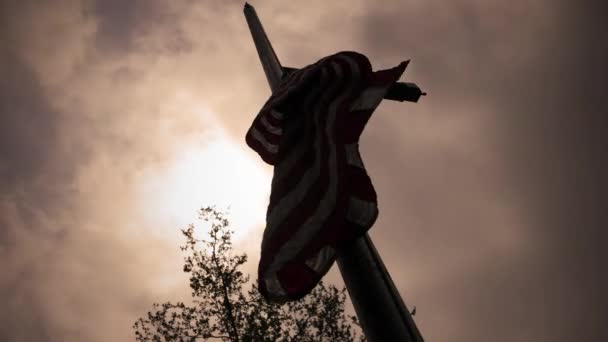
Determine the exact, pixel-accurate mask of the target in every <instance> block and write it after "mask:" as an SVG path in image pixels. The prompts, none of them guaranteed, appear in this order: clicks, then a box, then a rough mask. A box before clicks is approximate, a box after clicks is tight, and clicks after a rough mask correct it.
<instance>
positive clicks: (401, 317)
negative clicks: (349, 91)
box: [244, 3, 424, 342]
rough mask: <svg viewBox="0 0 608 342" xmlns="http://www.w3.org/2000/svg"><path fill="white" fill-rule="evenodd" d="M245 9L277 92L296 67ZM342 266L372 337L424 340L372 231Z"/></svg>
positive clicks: (406, 86)
mask: <svg viewBox="0 0 608 342" xmlns="http://www.w3.org/2000/svg"><path fill="white" fill-rule="evenodd" d="M244 13H245V18H246V19H247V24H248V25H249V30H250V31H251V35H252V37H253V41H254V43H255V47H256V50H257V52H258V55H259V57H260V61H261V63H262V67H263V68H264V73H265V74H266V78H267V80H268V84H269V85H270V88H271V90H272V91H273V92H274V91H275V90H276V89H277V87H278V86H279V83H280V81H281V78H282V77H283V74H284V73H285V71H291V70H293V69H292V68H283V67H282V66H281V63H280V62H279V59H278V58H277V56H276V54H275V52H274V50H273V49H272V45H271V44H270V41H269V40H268V37H267V35H266V33H265V31H264V28H263V27H262V24H261V22H260V20H259V18H258V16H257V14H256V12H255V9H254V8H253V6H251V5H249V4H248V3H245V8H244ZM421 95H424V93H422V92H421V91H420V89H419V88H418V87H417V86H416V85H414V84H412V83H399V84H396V86H395V87H393V89H391V90H389V95H388V96H385V98H390V99H393V100H397V101H404V100H406V101H414V102H415V101H417V99H418V98H419V97H420V96H421ZM338 267H339V268H340V273H341V274H342V278H343V279H344V283H345V284H346V288H347V289H348V293H349V295H350V299H351V301H352V303H353V306H354V308H355V312H356V313H357V317H358V318H359V321H360V323H361V327H362V328H363V331H364V333H365V336H366V337H367V340H368V341H370V342H384V341H388V342H392V341H403V342H423V339H422V336H421V335H420V332H419V331H418V328H417V327H416V324H415V322H414V320H413V319H412V317H411V314H410V312H409V310H408V309H407V307H406V306H405V304H404V302H403V300H402V298H401V295H400V294H399V291H397V289H396V288H395V284H394V283H393V281H392V279H391V276H390V275H389V273H388V271H387V270H386V267H385V266H384V263H383V262H382V259H381V258H380V255H379V254H378V251H377V250H376V248H375V247H374V244H373V243H372V240H371V238H370V237H369V235H368V234H365V236H364V237H362V238H360V239H359V240H357V241H355V243H353V244H352V245H351V246H348V247H346V248H344V249H343V250H341V251H340V252H339V255H338Z"/></svg>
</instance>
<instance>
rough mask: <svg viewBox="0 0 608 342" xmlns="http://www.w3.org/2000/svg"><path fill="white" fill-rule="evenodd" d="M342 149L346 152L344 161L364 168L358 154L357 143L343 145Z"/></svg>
mask: <svg viewBox="0 0 608 342" xmlns="http://www.w3.org/2000/svg"><path fill="white" fill-rule="evenodd" d="M344 151H345V154H346V162H347V163H348V165H352V166H356V167H358V168H361V169H365V167H364V166H363V161H362V160H361V155H359V143H352V144H348V145H344Z"/></svg>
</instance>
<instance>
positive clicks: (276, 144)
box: [246, 51, 408, 302]
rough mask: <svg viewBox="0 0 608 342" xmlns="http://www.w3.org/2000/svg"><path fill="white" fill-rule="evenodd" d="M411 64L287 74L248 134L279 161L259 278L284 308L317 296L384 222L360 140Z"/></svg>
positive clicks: (331, 65) (361, 63)
mask: <svg viewBox="0 0 608 342" xmlns="http://www.w3.org/2000/svg"><path fill="white" fill-rule="evenodd" d="M407 64H408V62H403V63H401V64H399V65H398V66H397V67H395V68H392V69H388V70H381V71H376V72H373V71H372V68H371V65H370V63H369V60H368V59H367V58H366V57H365V56H364V55H361V54H359V53H356V52H349V51H347V52H340V53H337V54H334V55H331V56H328V57H325V58H323V59H321V60H320V61H318V62H317V63H314V64H312V65H309V66H308V67H306V68H303V69H300V70H297V71H294V72H292V73H289V74H288V75H286V76H284V78H283V80H282V83H281V84H280V86H279V87H278V89H277V90H276V91H275V92H274V93H273V95H272V96H271V97H270V98H269V99H268V101H267V102H266V104H265V105H264V106H263V108H262V110H261V111H260V113H259V114H258V115H257V116H256V118H255V119H254V121H253V124H252V126H251V128H250V129H249V131H248V132H247V136H246V141H247V144H248V145H249V146H250V147H251V148H252V149H253V150H255V151H256V152H257V153H258V154H259V155H260V157H261V158H262V159H263V160H264V161H265V162H267V163H268V164H271V165H274V175H273V179H272V189H271V194H270V203H269V205H268V212H267V217H266V229H265V230H264V235H263V240H262V250H261V258H260V263H259V267H258V282H259V284H258V285H259V288H260V292H261V293H262V295H263V296H264V297H265V298H267V299H269V300H272V301H275V302H284V301H289V300H296V299H299V298H301V297H303V296H305V295H306V294H308V293H309V292H310V291H311V290H312V289H313V288H314V287H315V285H316V284H317V283H318V282H319V280H320V279H321V278H322V277H323V276H324V275H325V274H326V273H327V271H329V269H330V267H331V266H332V264H333V262H334V261H335V259H336V249H337V248H339V247H340V245H342V244H344V243H346V242H350V241H352V240H354V239H355V238H358V237H360V236H362V235H363V234H365V232H366V231H367V230H368V229H369V228H370V227H371V226H372V225H373V223H374V222H375V220H376V218H377V216H378V207H377V200H376V192H375V191H374V188H373V186H372V183H371V180H370V178H369V177H368V175H367V172H366V171H365V168H364V166H363V162H362V160H361V156H360V154H359V137H360V135H361V133H362V131H363V128H364V127H365V124H366V123H367V121H368V120H369V118H370V116H371V114H372V113H373V111H374V110H375V109H376V107H377V106H378V105H379V104H380V102H381V101H382V99H383V97H384V95H385V94H386V92H387V90H388V88H389V87H390V86H391V85H392V84H393V83H394V82H396V81H397V80H398V79H399V77H400V76H401V74H402V73H403V71H404V70H405V68H406V66H407Z"/></svg>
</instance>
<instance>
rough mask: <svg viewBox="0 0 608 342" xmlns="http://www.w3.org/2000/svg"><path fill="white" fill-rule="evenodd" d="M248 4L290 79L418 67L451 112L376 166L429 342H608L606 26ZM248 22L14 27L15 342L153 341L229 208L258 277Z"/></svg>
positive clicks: (155, 15)
mask: <svg viewBox="0 0 608 342" xmlns="http://www.w3.org/2000/svg"><path fill="white" fill-rule="evenodd" d="M250 3H251V4H252V5H254V6H255V7H256V10H257V12H258V15H259V16H260V19H261V20H262V23H263V25H264V27H265V29H266V31H267V33H268V35H269V37H270V39H271V41H272V43H273V45H274V48H275V51H276V52H277V54H278V56H279V58H280V60H281V62H282V63H283V64H284V65H286V66H293V67H301V66H305V65H307V64H310V63H313V62H315V61H317V60H318V59H320V58H322V57H324V56H326V55H329V54H332V53H335V52H338V51H342V50H353V51H358V52H361V53H364V54H366V55H367V56H368V57H369V58H370V60H371V62H372V65H373V66H374V68H375V69H382V68H388V67H392V66H394V65H397V64H398V63H399V62H401V61H403V60H406V59H411V63H410V65H409V66H408V69H407V70H406V72H405V74H404V76H403V77H402V81H408V82H415V83H417V84H418V85H419V86H420V87H421V88H422V89H423V90H424V91H426V92H428V94H429V95H428V96H427V97H425V98H423V99H422V100H421V101H420V102H419V103H417V104H413V103H396V102H390V101H385V102H383V103H382V104H381V105H380V107H379V108H378V110H377V111H376V112H375V113H374V115H373V116H372V119H371V120H370V122H369V124H368V126H367V128H366V130H365V132H364V134H363V136H362V139H361V153H362V157H363V160H364V162H365V164H366V167H367V170H368V172H369V174H370V177H371V178H372V181H373V183H374V185H375V187H376V191H377V192H378V197H379V207H380V217H379V219H378V221H377V223H376V224H375V226H374V227H372V229H371V230H370V235H371V236H372V238H373V240H374V242H375V244H376V247H377V248H378V250H379V252H380V254H381V256H382V257H383V259H384V262H385V264H386V266H387V268H388V269H389V271H390V272H391V275H392V277H393V279H394V281H395V283H396V286H397V287H398V289H399V291H400V292H401V294H402V296H403V298H404V299H405V302H406V303H407V305H408V306H410V307H412V306H414V305H415V306H416V307H417V314H416V316H415V320H416V322H417V324H418V327H419V329H420V331H421V333H422V335H423V336H424V337H425V340H426V341H467V342H471V341H480V342H481V341H496V342H502V341H531V342H532V341H534V342H536V341H554V342H560V341H573V340H583V341H602V340H608V331H607V328H606V327H605V324H604V322H605V321H606V318H607V317H608V312H607V308H608V305H607V303H608V298H607V296H606V294H605V293H604V292H603V289H604V288H606V287H607V286H608V284H607V280H606V276H605V265H604V261H603V260H606V254H607V253H605V252H604V251H603V249H604V248H603V247H604V244H605V242H607V241H608V239H607V236H606V233H605V232H604V231H603V228H604V227H606V226H607V223H608V217H607V212H606V210H605V206H606V203H607V191H606V190H607V185H608V184H607V183H608V182H607V181H606V177H605V175H606V174H608V170H607V168H606V166H605V165H604V163H603V161H604V159H605V147H606V146H608V144H607V138H606V134H605V133H606V132H605V128H604V127H608V124H607V123H606V121H607V119H606V115H605V114H606V113H607V111H606V106H605V104H606V99H605V95H604V94H603V91H604V89H605V79H604V78H605V77H604V76H605V75H606V74H607V73H606V65H605V64H606V63H605V61H606V60H608V40H606V37H605V35H604V34H603V32H606V31H607V30H608V29H607V28H606V27H605V26H606V25H605V24H603V23H602V16H601V13H603V11H602V9H601V6H600V5H599V4H596V3H592V2H589V3H585V2H583V1H570V2H569V3H568V2H566V1H559V0H554V1H549V0H539V1H523V0H515V1H509V2H504V1H482V0H454V1H450V2H442V1H437V0H427V1H413V0H402V1H397V0H386V1H371V0H369V1H367V0H350V1H338V0H336V1H332V2H325V1H321V0H311V1H307V2H305V3H304V2H302V3H295V2H287V1H253V0H252V1H251V2H250ZM243 4H244V3H243V2H241V1H227V0H223V1H219V0H199V1H185V0H184V1H171V2H169V1H159V0H149V1H143V0H133V1H128V2H127V1H115V0H111V1H110V0H106V1H68V0H66V1H47V2H38V1H19V2H17V1H12V2H9V1H2V2H1V3H0V19H1V21H0V23H1V25H2V26H1V29H0V41H1V44H0V52H1V53H0V190H1V191H0V265H1V268H0V302H2V303H3V304H4V307H3V310H0V340H2V341H129V340H133V339H134V335H133V332H132V330H131V326H132V324H133V322H134V321H135V320H136V319H137V318H138V317H141V316H143V315H145V314H146V312H147V311H148V310H151V308H152V307H151V305H152V303H153V302H162V301H177V300H185V299H187V298H188V296H189V290H188V287H187V286H188V282H187V277H186V275H185V274H184V273H183V272H181V269H182V267H181V266H182V256H181V255H180V251H179V248H178V246H179V245H180V243H182V239H181V237H180V233H179V229H180V228H183V227H185V226H186V225H187V224H188V223H190V222H195V220H196V209H197V208H199V207H202V206H206V205H214V204H215V205H218V206H220V207H221V206H228V205H230V208H231V209H230V210H231V213H232V215H233V220H232V221H233V228H234V229H235V230H236V236H235V240H236V241H235V242H236V245H235V248H237V249H238V250H239V251H243V252H246V253H248V254H249V256H250V260H251V262H250V263H249V264H247V271H249V272H250V273H252V274H253V273H255V268H256V263H257V261H256V260H257V258H258V257H259V244H260V241H261V234H262V230H263V227H264V216H265V208H266V205H267V200H268V192H269V186H270V179H271V169H270V167H269V166H267V165H264V164H263V162H262V161H261V160H260V159H259V158H258V157H257V155H256V154H255V153H254V152H253V151H251V150H249V149H248V148H247V147H246V145H245V142H244V136H245V132H246V130H247V129H248V128H249V125H250V124H251V120H252V119H253V117H254V116H255V114H256V113H257V112H258V110H259V109H260V107H261V106H262V105H263V103H264V102H265V100H266V99H267V98H268V96H269V92H270V91H269V88H268V86H267V84H266V79H265V77H264V74H263V72H262V69H261V67H260V64H259V61H258V58H257V54H256V52H255V49H254V46H253V43H252V41H251V36H250V34H249V31H248V28H247V25H246V22H245V19H244V17H243V12H242V6H243ZM327 279H328V280H329V281H330V282H333V283H335V284H337V285H339V286H342V283H341V280H340V277H339V273H338V272H337V267H334V268H333V269H332V270H331V271H330V273H329V274H328V276H327Z"/></svg>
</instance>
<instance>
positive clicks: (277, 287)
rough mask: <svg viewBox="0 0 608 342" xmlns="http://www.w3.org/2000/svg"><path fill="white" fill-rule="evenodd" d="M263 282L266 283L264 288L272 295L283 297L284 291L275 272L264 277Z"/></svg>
mask: <svg viewBox="0 0 608 342" xmlns="http://www.w3.org/2000/svg"><path fill="white" fill-rule="evenodd" d="M264 283H265V284H266V289H267V290H268V292H269V293H270V294H271V296H272V297H275V296H276V297H285V295H286V293H285V290H283V287H282V286H281V283H280V282H279V279H278V278H277V275H276V273H275V274H273V275H272V276H271V277H265V278H264Z"/></svg>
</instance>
